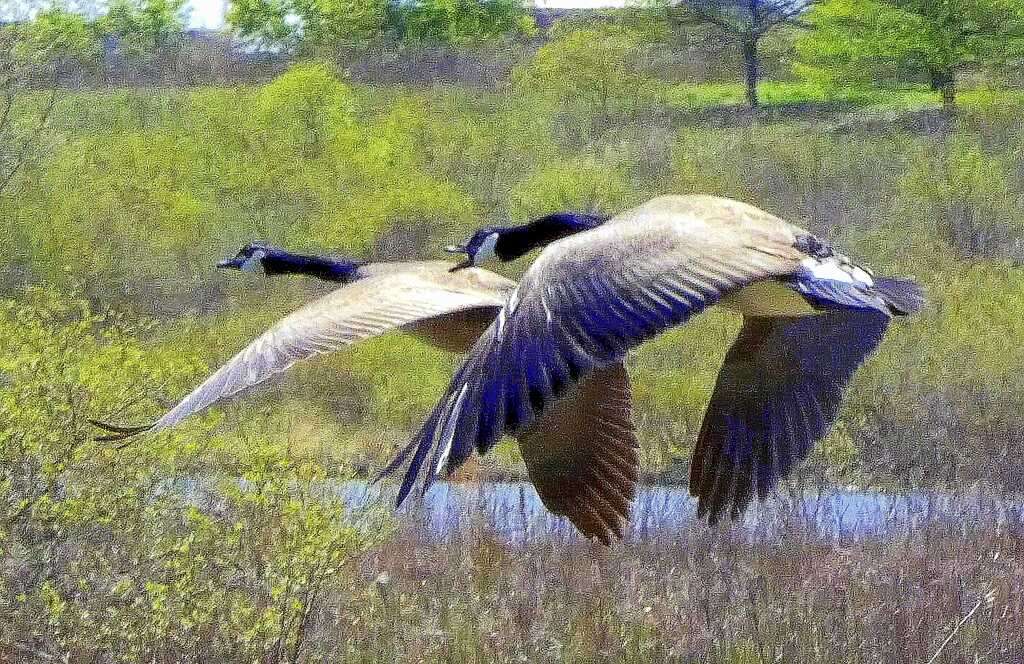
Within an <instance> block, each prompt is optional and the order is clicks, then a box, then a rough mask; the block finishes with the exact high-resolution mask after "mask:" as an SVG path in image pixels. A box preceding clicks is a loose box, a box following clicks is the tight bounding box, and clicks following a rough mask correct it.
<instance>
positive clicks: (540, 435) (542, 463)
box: [518, 363, 640, 545]
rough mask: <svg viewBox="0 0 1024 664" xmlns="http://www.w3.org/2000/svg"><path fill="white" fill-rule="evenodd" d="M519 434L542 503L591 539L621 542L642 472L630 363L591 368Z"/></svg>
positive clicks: (529, 470)
mask: <svg viewBox="0 0 1024 664" xmlns="http://www.w3.org/2000/svg"><path fill="white" fill-rule="evenodd" d="M518 439H519V449H520V451H521V452H522V454H523V461H525V462H526V468H527V471H528V472H529V475H530V480H531V481H532V482H533V485H534V487H536V489H537V494H538V495H539V496H540V499H541V502H543V503H544V506H545V507H547V508H548V509H549V510H551V511H552V512H554V513H555V514H561V515H563V516H565V517H566V518H568V519H569V521H571V522H572V524H573V525H574V526H576V528H577V529H579V531H580V532H581V533H583V535H585V536H586V537H596V538H598V539H599V540H601V542H603V543H604V544H606V545H607V544H611V542H612V538H613V537H614V538H618V539H622V537H623V531H624V528H625V526H626V523H627V522H628V521H629V513H630V508H631V506H632V503H633V499H634V498H635V497H636V485H637V482H638V481H639V474H640V450H639V448H640V445H639V443H638V442H637V439H636V434H635V432H634V430H633V421H632V416H631V400H630V386H629V374H628V373H627V372H626V367H625V366H623V365H622V364H621V363H616V364H612V365H609V366H607V367H604V368H602V369H598V370H596V371H594V372H593V373H592V374H590V375H589V376H587V378H586V379H584V381H583V382H582V383H581V384H580V385H579V386H578V387H577V388H575V389H573V390H571V392H570V393H569V394H567V395H566V396H565V397H564V398H562V399H560V400H559V401H557V402H556V403H555V404H553V405H552V406H551V408H548V409H547V410H546V411H545V412H544V414H543V415H542V416H541V417H540V418H538V419H537V420H536V421H535V422H534V423H533V424H532V425H530V426H529V427H527V428H526V429H525V430H524V431H523V432H522V433H520V434H519V435H518Z"/></svg>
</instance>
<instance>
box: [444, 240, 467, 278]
mask: <svg viewBox="0 0 1024 664" xmlns="http://www.w3.org/2000/svg"><path fill="white" fill-rule="evenodd" d="M444 250H445V251H447V252H448V253H449V254H468V253H469V252H468V251H467V250H466V245H464V244H449V245H448V246H447V247H445V248H444ZM467 267H473V259H472V257H468V256H467V258H466V260H464V261H462V262H461V263H459V264H457V265H456V266H455V267H453V268H452V269H450V270H448V271H449V272H456V271H458V270H464V269H466V268H467Z"/></svg>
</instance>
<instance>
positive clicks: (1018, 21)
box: [797, 0, 1024, 109]
mask: <svg viewBox="0 0 1024 664" xmlns="http://www.w3.org/2000/svg"><path fill="white" fill-rule="evenodd" d="M807 18H808V20H809V22H811V23H812V24H813V26H814V28H815V29H814V30H813V31H809V32H808V33H807V34H806V35H804V36H803V37H802V38H801V39H800V40H799V41H798V43H797V50H798V53H799V55H800V58H801V60H802V62H803V67H804V72H805V73H809V74H811V75H815V76H818V77H821V78H824V79H831V80H837V79H845V80H847V81H850V80H856V79H858V78H861V79H862V78H863V77H864V76H865V75H867V74H869V73H870V72H871V71H872V68H871V65H872V64H874V63H887V64H889V65H890V66H893V67H895V69H896V71H897V72H898V74H899V75H901V76H903V77H906V78H913V77H917V78H924V79H925V80H926V81H927V82H928V83H929V84H930V85H931V87H932V89H934V90H935V91H936V92H939V93H941V94H942V99H943V103H944V105H945V106H946V108H947V109H952V108H953V107H954V104H955V96H956V90H957V75H958V74H959V73H960V72H962V71H963V70H964V69H966V68H968V67H979V68H992V67H994V66H997V65H999V64H1003V63H1006V62H1007V61H1010V60H1012V59H1013V58H1017V57H1021V55H1022V54H1024V2H1022V1H1021V0H827V1H826V2H824V3H822V4H820V5H818V6H816V7H815V8H814V9H813V10H812V11H811V12H810V13H809V14H808V17H807Z"/></svg>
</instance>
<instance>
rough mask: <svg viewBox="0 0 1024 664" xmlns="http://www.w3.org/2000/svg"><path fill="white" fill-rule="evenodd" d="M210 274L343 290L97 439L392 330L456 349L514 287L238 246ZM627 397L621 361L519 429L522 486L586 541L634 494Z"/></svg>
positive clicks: (483, 276) (481, 277)
mask: <svg viewBox="0 0 1024 664" xmlns="http://www.w3.org/2000/svg"><path fill="white" fill-rule="evenodd" d="M602 221H604V220H603V218H596V217H590V216H587V215H561V214H555V215H550V216H549V217H545V218H543V219H539V220H537V221H536V222H534V223H536V224H537V225H538V227H545V226H550V227H551V228H557V229H558V232H559V233H562V234H563V235H564V234H565V233H567V232H569V229H576V230H579V229H582V228H585V227H593V226H595V225H597V224H598V223H600V222H602ZM552 237H553V236H552ZM218 267H222V268H233V269H240V270H245V271H262V272H263V273H265V274H266V275H278V274H305V275H309V276H314V277H317V278H319V279H324V280H328V281H333V282H338V283H340V284H342V286H341V287H340V288H338V289H337V290H335V291H333V292H331V293H329V294H327V295H326V296H324V297H322V298H320V299H318V300H316V301H314V302H311V303H309V304H307V305H306V306H304V307H302V308H301V309H299V310H297V311H295V312H294V313H292V314H290V315H288V316H286V317H285V318H283V319H282V320H280V321H279V322H278V323H277V324H275V325H274V326H273V327H271V328H270V329H269V330H267V331H266V332H264V333H263V334H262V335H260V336H259V337H258V338H256V339H255V340H254V341H253V342H252V343H250V344H249V345H248V346H246V347H245V348H244V349H243V350H242V351H241V352H239V353H238V354H237V355H235V356H234V357H233V358H231V359H230V360H229V361H228V362H227V363H226V364H225V365H224V366H222V367H220V368H219V369H218V370H217V371H216V372H214V373H213V375H211V376H210V377H209V378H207V379H206V380H205V381H204V382H203V383H202V384H201V385H199V386H198V387H197V388H195V389H194V390H193V391H192V392H191V393H190V394H188V395H187V396H186V397H185V398H184V399H182V400H181V401H180V402H179V403H178V404H177V405H176V406H174V407H173V408H171V409H170V410H169V411H168V412H167V413H166V414H164V415H163V416H162V417H161V418H160V419H158V420H157V421H156V422H153V423H152V424H146V425H142V426H117V425H112V424H109V423H104V422H100V421H96V420H92V423H93V424H95V425H96V426H98V427H100V428H102V429H104V430H106V431H108V432H111V433H110V435H107V436H101V437H100V438H99V439H100V440H113V441H117V440H124V439H126V438H129V437H131V436H134V435H136V434H140V433H142V432H144V431H160V430H162V429H166V428H168V427H171V426H173V425H175V424H177V423H178V422H180V421H181V420H183V419H185V418H186V417H188V416H189V415H192V414H193V413H196V412H199V411H201V410H203V409H204V408H206V407H208V406H210V405H212V404H213V403H214V402H216V401H218V400H220V399H223V398H225V397H228V396H231V395H233V394H236V393H237V392H240V391H242V390H244V389H245V388H247V387H251V386H253V385H256V384H257V383H261V382H263V381H265V380H267V379H268V378H270V377H271V376H273V375H274V374H277V373H280V372H282V371H285V370H286V369H287V368H288V367H290V366H291V365H292V364H294V363H295V362H298V361H299V360H303V359H306V358H310V357H312V356H314V355H318V354H322V353H329V352H332V351H336V350H339V349H341V348H343V347H345V346H347V345H349V344H353V343H356V342H359V341H361V340H364V339H367V338H370V337H373V336H377V335H380V334H384V333H386V332H389V331H393V330H404V331H406V332H410V333H412V334H414V335H415V336H417V337H420V338H421V339H423V340H424V341H426V342H428V343H430V344H432V345H434V346H437V347H440V348H443V349H445V350H449V351H453V352H458V353H464V352H466V351H467V350H468V349H469V348H470V347H471V346H472V344H473V342H475V341H476V339H477V338H478V337H479V336H480V335H481V334H482V333H483V331H484V330H485V329H487V327H488V325H490V323H491V321H492V320H493V319H494V317H495V316H496V315H497V314H498V312H499V311H500V310H501V307H502V305H503V304H504V302H505V299H506V297H507V296H508V294H509V293H511V292H512V290H513V289H514V288H515V282H513V281H510V280H508V279H506V278H504V277H502V276H500V275H497V274H495V273H493V272H489V271H487V270H483V269H479V268H472V269H459V270H456V269H455V268H456V266H455V265H454V264H452V263H449V262H446V261H423V262H395V263H371V264H363V263H358V262H355V261H351V260H347V259H344V258H332V257H320V256H305V255H301V254H295V253H292V252H289V251H286V250H284V249H280V248H278V247H273V246H270V245H266V244H260V243H253V244H249V245H246V246H245V247H243V248H242V249H241V250H240V251H239V252H238V254H237V255H236V256H234V257H233V258H229V259H226V260H223V261H221V262H220V263H218ZM630 401H631V400H630V387H629V376H628V374H627V373H626V370H625V368H624V367H623V365H622V364H621V363H617V364H616V363H612V364H609V365H608V366H606V367H604V368H603V369H601V370H599V371H598V372H595V373H594V374H592V375H591V377H590V378H589V379H588V380H587V381H585V382H584V383H582V384H581V385H580V386H579V389H577V390H576V391H574V392H573V394H572V395H571V396H569V397H568V398H567V399H565V400H564V401H563V402H562V403H560V404H559V407H557V408H553V409H551V410H550V411H549V413H548V414H547V415H546V416H545V417H543V418H541V419H540V420H539V421H537V422H536V423H534V425H533V426H532V427H529V428H524V429H522V430H520V431H519V432H517V438H518V442H519V448H520V451H521V452H522V456H523V459H524V461H525V462H526V466H527V470H528V473H529V476H530V479H531V480H532V481H533V484H534V486H535V487H536V489H537V492H538V494H539V495H540V497H541V499H542V501H543V502H544V504H545V505H546V506H547V507H548V508H549V509H551V510H552V511H553V512H555V513H557V514H562V515H564V516H566V517H568V518H569V520H570V521H571V522H572V523H573V524H574V525H575V526H576V527H577V528H578V529H579V530H580V531H581V532H582V533H583V534H584V535H586V536H588V537H597V538H598V539H600V540H601V541H602V542H604V543H606V544H608V543H610V542H611V539H612V537H618V538H620V539H621V537H622V534H623V528H624V526H625V524H626V522H627V521H628V518H629V512H630V507H631V503H632V501H633V498H634V496H635V493H636V484H637V480H638V475H639V457H638V451H637V448H638V445H637V441H636V437H635V435H634V433H633V428H632V424H631V418H630ZM581 478H583V479H581Z"/></svg>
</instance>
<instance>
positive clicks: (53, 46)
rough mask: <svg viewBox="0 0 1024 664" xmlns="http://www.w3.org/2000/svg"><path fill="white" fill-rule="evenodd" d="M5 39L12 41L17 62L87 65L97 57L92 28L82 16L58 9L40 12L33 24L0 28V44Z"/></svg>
mask: <svg viewBox="0 0 1024 664" xmlns="http://www.w3.org/2000/svg"><path fill="white" fill-rule="evenodd" d="M4 33H7V34H6V35H5V34H4ZM5 37H6V38H8V39H10V38H13V51H12V52H13V54H14V55H15V57H16V58H17V59H19V60H21V61H23V62H29V63H33V64H36V65H39V64H51V63H53V62H54V61H58V60H77V61H79V62H82V63H86V62H90V61H92V60H95V58H96V57H97V56H98V55H99V40H98V39H97V34H96V31H95V30H94V28H93V26H92V25H90V24H89V23H88V22H87V21H86V19H85V18H83V17H82V16H81V15H79V14H75V13H72V12H68V11H64V10H63V9H59V8H53V9H49V10H47V11H44V12H41V13H39V14H38V15H37V16H36V17H35V19H34V20H32V21H27V22H25V23H22V24H15V25H12V26H3V27H0V43H3V42H4V41H6V39H5Z"/></svg>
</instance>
